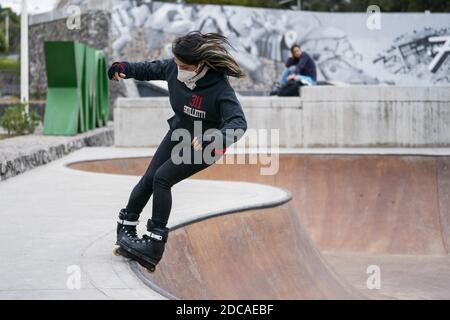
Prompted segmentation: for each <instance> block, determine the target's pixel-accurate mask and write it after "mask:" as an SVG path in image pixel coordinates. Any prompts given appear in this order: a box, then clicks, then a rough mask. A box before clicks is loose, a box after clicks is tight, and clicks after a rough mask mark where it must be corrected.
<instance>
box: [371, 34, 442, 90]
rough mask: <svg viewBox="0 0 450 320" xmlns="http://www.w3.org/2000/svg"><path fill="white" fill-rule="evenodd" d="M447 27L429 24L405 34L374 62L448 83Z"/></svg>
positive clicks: (426, 80)
mask: <svg viewBox="0 0 450 320" xmlns="http://www.w3.org/2000/svg"><path fill="white" fill-rule="evenodd" d="M449 53H450V28H444V29H441V30H435V29H431V28H427V29H424V30H422V31H419V32H417V31H414V32H412V33H411V34H404V35H401V36H400V37H398V38H396V39H395V40H394V44H393V45H392V47H390V48H389V49H387V50H385V51H384V52H383V53H381V54H380V56H379V57H378V58H376V59H375V60H374V61H373V62H374V63H375V64H380V65H381V66H382V67H383V68H385V69H386V70H389V72H391V73H392V74H395V75H405V76H406V75H407V76H409V77H412V78H415V79H418V80H421V81H420V82H421V83H428V84H434V85H437V84H449V83H450V59H448V55H449Z"/></svg>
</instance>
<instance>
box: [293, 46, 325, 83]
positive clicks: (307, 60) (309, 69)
mask: <svg viewBox="0 0 450 320" xmlns="http://www.w3.org/2000/svg"><path fill="white" fill-rule="evenodd" d="M290 59H291V58H290ZM288 60H289V59H288ZM298 60H299V61H298V63H297V65H296V70H295V73H296V74H299V75H302V76H307V77H310V78H311V79H313V80H314V81H317V70H316V64H315V63H314V60H313V59H312V58H311V56H310V55H309V54H307V53H306V52H302V54H301V56H300V58H299V59H298ZM287 62H288V61H286V63H287Z"/></svg>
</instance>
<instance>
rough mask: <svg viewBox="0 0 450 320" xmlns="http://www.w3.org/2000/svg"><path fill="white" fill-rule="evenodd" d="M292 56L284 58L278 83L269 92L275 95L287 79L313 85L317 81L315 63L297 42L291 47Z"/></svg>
mask: <svg viewBox="0 0 450 320" xmlns="http://www.w3.org/2000/svg"><path fill="white" fill-rule="evenodd" d="M291 53H292V57H289V58H288V59H287V60H286V64H285V65H286V69H284V71H283V73H282V74H281V76H280V79H279V83H278V85H276V87H275V88H274V89H273V90H272V92H271V93H270V94H271V95H276V94H278V93H279V91H280V89H281V88H283V87H284V86H286V84H287V82H288V81H291V80H295V81H297V82H298V83H299V84H300V85H315V84H316V81H317V71H316V64H315V63H314V60H313V59H312V58H311V57H310V55H309V54H307V53H306V52H304V51H302V49H301V48H300V46H299V45H298V44H294V45H293V46H292V47H291Z"/></svg>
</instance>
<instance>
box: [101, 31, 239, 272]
mask: <svg viewBox="0 0 450 320" xmlns="http://www.w3.org/2000/svg"><path fill="white" fill-rule="evenodd" d="M229 45H230V44H229V42H228V40H227V38H226V37H224V36H221V35H220V34H217V33H207V34H202V33H200V32H198V31H194V32H190V33H188V34H187V35H185V36H182V37H179V38H177V39H176V40H175V41H174V42H173V44H172V52H173V58H171V59H163V60H155V61H152V62H147V61H146V62H137V63H130V62H126V61H123V62H115V63H113V64H112V66H111V67H110V68H109V70H108V76H109V78H110V79H111V80H114V81H119V80H120V79H129V78H134V79H137V80H145V81H148V80H166V81H167V83H168V88H169V98H170V103H171V106H172V109H173V111H174V112H175V115H174V116H173V117H171V118H170V119H168V120H167V122H168V123H169V130H168V132H167V134H166V135H165V137H164V138H163V140H162V142H161V144H160V145H159V147H158V149H157V150H156V152H155V154H154V156H153V158H152V160H151V162H150V164H149V167H148V168H147V170H146V172H145V174H144V175H143V176H142V178H141V179H140V180H139V182H138V184H137V185H136V186H135V187H134V189H133V191H132V192H131V195H130V197H129V200H128V204H127V206H126V207H125V208H123V209H122V210H120V213H119V220H118V225H117V245H119V248H118V249H117V250H116V254H120V255H123V256H126V257H128V258H131V259H134V260H136V261H138V262H139V263H140V264H141V265H143V266H144V267H146V268H147V269H148V270H150V271H154V269H155V266H156V265H157V264H158V262H159V261H160V260H161V258H162V256H163V253H164V247H165V243H166V242H167V238H168V234H169V229H168V228H167V222H168V219H169V215H170V211H171V207H172V194H171V188H172V187H173V186H174V185H175V184H176V183H178V182H180V181H182V180H184V179H186V178H188V177H190V176H192V175H193V174H195V173H197V172H199V171H201V170H203V169H206V168H208V167H209V166H211V165H212V164H214V163H215V162H216V161H217V160H218V159H219V158H220V157H221V155H223V154H224V152H225V151H226V148H227V147H229V146H230V145H231V144H233V143H235V142H236V141H237V140H239V139H240V138H241V137H242V135H243V134H244V132H245V131H246V130H247V122H246V119H245V115H244V112H243V110H242V107H241V105H240V103H239V101H238V100H237V98H236V94H235V92H234V90H233V88H232V87H231V85H230V83H229V82H228V76H232V77H237V78H241V77H244V76H245V75H244V73H243V71H242V70H241V68H240V67H239V65H238V64H237V63H236V61H235V60H234V59H233V57H232V56H231V55H230V54H229V52H228V50H227V46H229ZM180 136H183V137H186V136H188V137H189V139H185V140H186V141H187V143H184V144H183V139H182V138H180ZM180 141H181V142H180ZM151 195H153V210H152V217H151V219H149V220H148V222H147V231H148V234H145V235H144V236H143V237H142V238H139V237H138V235H137V233H136V226H137V224H138V220H139V215H140V214H141V212H142V210H143V208H144V207H145V205H146V204H147V202H148V200H149V199H150V196H151Z"/></svg>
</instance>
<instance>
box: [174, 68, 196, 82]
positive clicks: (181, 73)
mask: <svg viewBox="0 0 450 320" xmlns="http://www.w3.org/2000/svg"><path fill="white" fill-rule="evenodd" d="M177 67H178V76H177V78H178V80H180V81H181V82H186V81H188V80H191V79H192V78H193V77H195V76H196V75H197V72H195V71H188V70H181V69H180V67H179V66H177Z"/></svg>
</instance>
